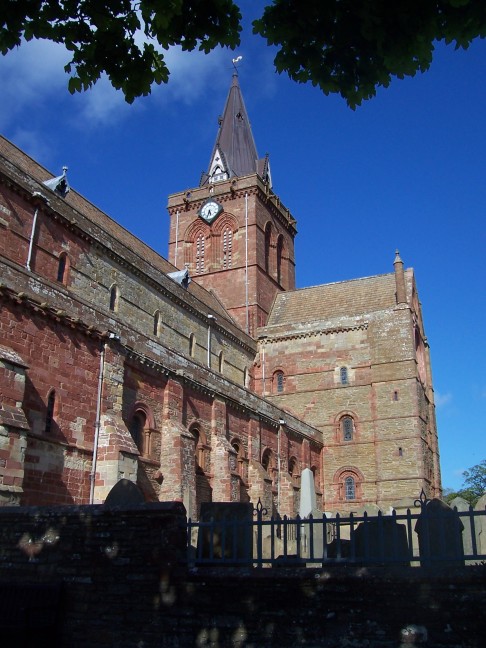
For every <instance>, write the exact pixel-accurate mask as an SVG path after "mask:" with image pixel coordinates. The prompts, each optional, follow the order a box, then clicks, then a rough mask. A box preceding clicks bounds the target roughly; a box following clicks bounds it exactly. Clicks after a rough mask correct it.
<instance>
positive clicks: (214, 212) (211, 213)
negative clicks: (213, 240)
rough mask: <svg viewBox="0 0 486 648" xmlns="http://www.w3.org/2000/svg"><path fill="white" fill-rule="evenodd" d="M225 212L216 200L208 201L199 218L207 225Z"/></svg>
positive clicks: (200, 211)
mask: <svg viewBox="0 0 486 648" xmlns="http://www.w3.org/2000/svg"><path fill="white" fill-rule="evenodd" d="M222 211H223V207H222V206H221V205H220V204H219V203H218V202H216V201H215V200H208V202H206V203H204V205H203V206H202V207H201V209H200V210H199V216H200V217H201V218H202V219H203V220H205V221H206V222H207V223H212V222H213V220H214V219H215V218H216V217H217V216H219V214H220V213H221V212H222Z"/></svg>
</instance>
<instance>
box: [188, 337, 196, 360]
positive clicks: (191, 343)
mask: <svg viewBox="0 0 486 648" xmlns="http://www.w3.org/2000/svg"><path fill="white" fill-rule="evenodd" d="M189 355H190V356H191V358H194V356H195V355H196V336H195V335H194V333H191V335H190V336H189Z"/></svg>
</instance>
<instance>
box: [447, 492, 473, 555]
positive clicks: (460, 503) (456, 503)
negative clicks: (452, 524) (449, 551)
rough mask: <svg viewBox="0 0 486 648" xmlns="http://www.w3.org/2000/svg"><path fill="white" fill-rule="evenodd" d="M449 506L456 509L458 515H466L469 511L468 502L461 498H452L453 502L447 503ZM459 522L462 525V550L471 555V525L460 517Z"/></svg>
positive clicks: (467, 519)
mask: <svg viewBox="0 0 486 648" xmlns="http://www.w3.org/2000/svg"><path fill="white" fill-rule="evenodd" d="M449 506H450V507H451V508H452V509H455V508H456V509H457V511H458V513H467V512H468V511H469V502H466V500H465V499H464V498H462V497H454V499H453V500H451V501H450V502H449ZM461 521H462V523H463V525H464V531H463V533H462V546H463V548H464V554H465V555H466V556H467V555H468V554H472V550H473V546H472V536H471V524H468V521H469V518H468V517H462V518H461Z"/></svg>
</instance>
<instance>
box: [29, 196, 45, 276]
mask: <svg viewBox="0 0 486 648" xmlns="http://www.w3.org/2000/svg"><path fill="white" fill-rule="evenodd" d="M32 197H33V198H41V199H42V200H43V201H44V202H45V203H46V204H47V203H48V202H49V201H48V200H47V198H46V197H45V196H44V195H43V194H41V193H40V192H39V191H35V192H34V193H33V194H32ZM38 214H39V207H38V206H37V207H36V208H35V212H34V220H33V221H32V231H31V233H30V240H29V251H28V253H27V263H26V264H25V267H26V268H27V270H28V271H29V272H32V270H31V267H30V262H31V261H32V251H33V249H34V237H35V229H36V226H37V215H38Z"/></svg>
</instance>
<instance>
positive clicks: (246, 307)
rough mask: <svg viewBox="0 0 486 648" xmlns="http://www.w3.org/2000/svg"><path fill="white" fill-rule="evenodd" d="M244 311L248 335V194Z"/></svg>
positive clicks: (246, 195) (246, 204)
mask: <svg viewBox="0 0 486 648" xmlns="http://www.w3.org/2000/svg"><path fill="white" fill-rule="evenodd" d="M245 309H246V332H247V333H248V334H249V333H250V314H249V312H248V192H246V193H245Z"/></svg>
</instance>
